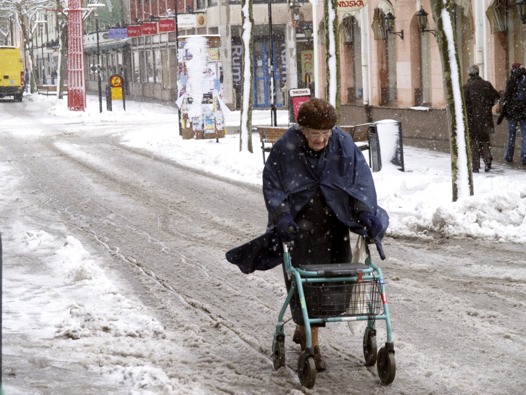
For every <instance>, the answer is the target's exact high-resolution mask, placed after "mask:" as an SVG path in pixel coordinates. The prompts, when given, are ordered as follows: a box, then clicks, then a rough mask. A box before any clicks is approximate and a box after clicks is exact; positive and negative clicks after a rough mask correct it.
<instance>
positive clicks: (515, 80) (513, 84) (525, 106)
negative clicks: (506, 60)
mask: <svg viewBox="0 0 526 395" xmlns="http://www.w3.org/2000/svg"><path fill="white" fill-rule="evenodd" d="M521 78H526V69H524V68H522V67H521V68H518V69H514V70H512V72H511V76H510V79H509V80H508V83H507V84H506V90H505V91H504V101H503V107H502V108H503V110H502V113H503V114H504V116H505V117H506V119H507V120H508V121H509V120H510V119H515V120H524V119H526V101H520V100H519V98H518V89H519V81H520V79H521Z"/></svg>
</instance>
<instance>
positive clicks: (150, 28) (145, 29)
mask: <svg viewBox="0 0 526 395" xmlns="http://www.w3.org/2000/svg"><path fill="white" fill-rule="evenodd" d="M141 31H142V34H143V35H149V34H157V22H144V23H143V24H142V25H141Z"/></svg>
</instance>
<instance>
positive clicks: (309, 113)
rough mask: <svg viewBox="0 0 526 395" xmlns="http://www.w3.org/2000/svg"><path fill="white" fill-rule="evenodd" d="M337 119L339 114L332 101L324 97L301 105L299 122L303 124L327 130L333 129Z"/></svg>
mask: <svg viewBox="0 0 526 395" xmlns="http://www.w3.org/2000/svg"><path fill="white" fill-rule="evenodd" d="M337 120H338V114H337V113H336V109H335V108H334V107H333V105H332V104H331V103H329V102H328V101H326V100H323V99H311V100H309V101H308V102H305V103H303V104H302V105H301V106H300V109H299V111H298V119H297V122H298V124H300V125H301V126H306V127H308V128H312V129H317V130H325V129H332V128H333V127H334V125H336V121H337Z"/></svg>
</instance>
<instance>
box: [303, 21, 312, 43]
mask: <svg viewBox="0 0 526 395" xmlns="http://www.w3.org/2000/svg"><path fill="white" fill-rule="evenodd" d="M303 35H304V36H305V38H306V39H307V42H310V39H311V38H312V27H311V25H310V24H306V25H305V26H304V27H303Z"/></svg>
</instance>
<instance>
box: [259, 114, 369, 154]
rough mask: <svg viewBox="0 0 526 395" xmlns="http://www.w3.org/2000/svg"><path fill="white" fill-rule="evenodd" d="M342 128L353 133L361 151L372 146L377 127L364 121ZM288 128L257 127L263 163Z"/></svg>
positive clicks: (352, 135)
mask: <svg viewBox="0 0 526 395" xmlns="http://www.w3.org/2000/svg"><path fill="white" fill-rule="evenodd" d="M340 128H341V129H342V130H343V131H344V132H347V133H349V134H350V135H351V137H352V138H353V140H354V142H355V143H356V145H357V146H358V148H360V150H361V151H366V150H368V149H369V146H370V142H369V137H370V129H371V128H376V126H375V125H374V123H364V124H360V125H350V126H340ZM288 129H289V128H288V127H280V126H258V127H257V130H258V133H259V139H260V141H261V151H262V152H263V164H265V162H266V154H268V153H269V152H270V150H271V149H272V145H273V144H274V143H275V142H276V141H278V140H279V138H280V137H281V136H283V134H284V133H285V132H286V131H287V130H288Z"/></svg>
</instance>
